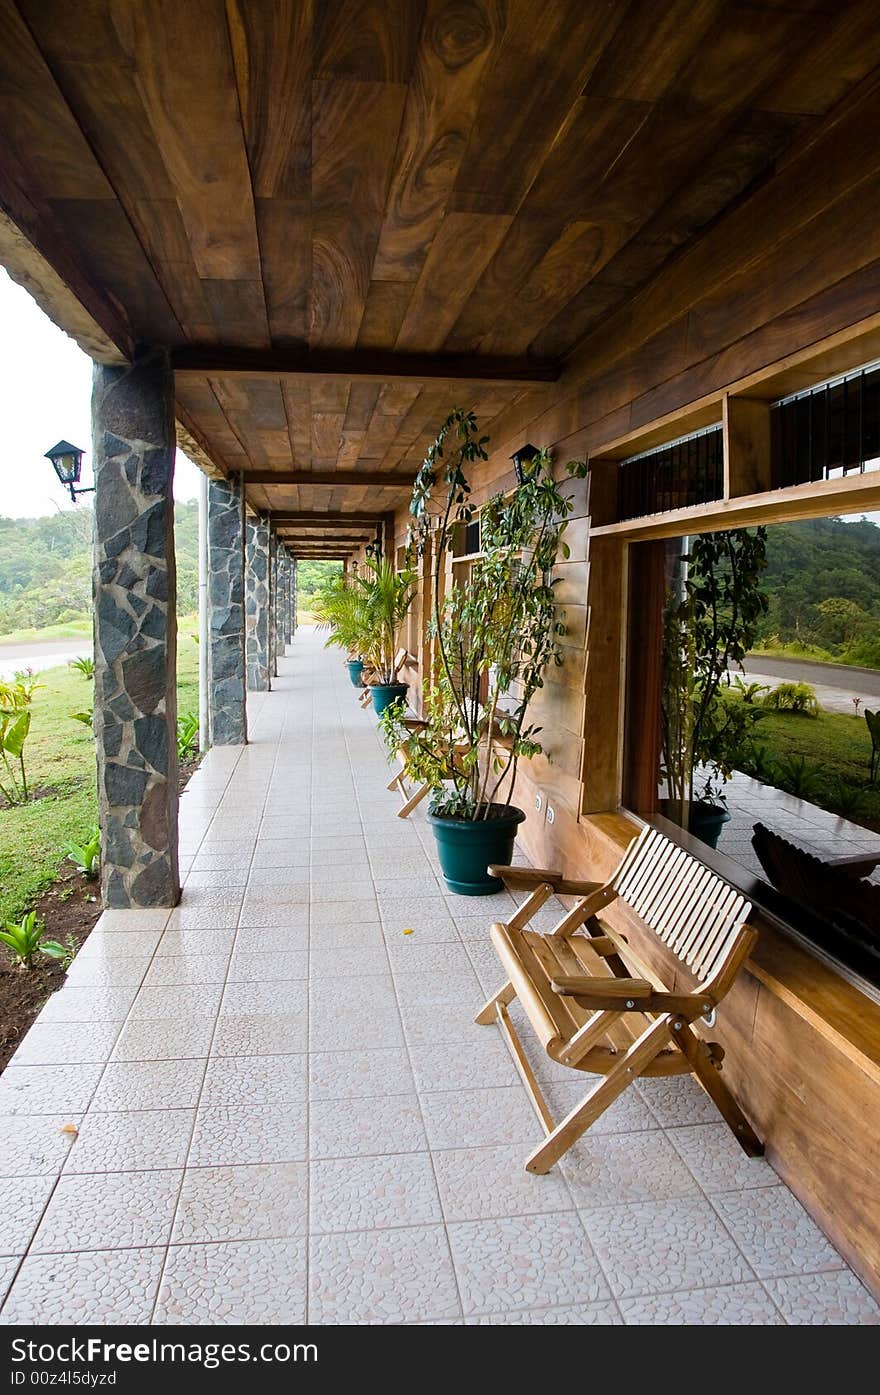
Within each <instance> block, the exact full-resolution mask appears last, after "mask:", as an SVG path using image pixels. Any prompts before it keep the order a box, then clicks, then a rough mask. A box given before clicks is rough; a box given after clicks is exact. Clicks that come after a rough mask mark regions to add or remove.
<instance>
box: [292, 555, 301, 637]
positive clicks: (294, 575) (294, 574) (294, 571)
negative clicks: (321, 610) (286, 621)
mask: <svg viewBox="0 0 880 1395" xmlns="http://www.w3.org/2000/svg"><path fill="white" fill-rule="evenodd" d="M298 583H299V576H298V575H297V561H296V558H295V557H294V556H293V554H291V557H290V605H291V614H290V632H291V634H293V635H295V634H296V626H297V619H296V606H297V596H296V588H297V585H298Z"/></svg>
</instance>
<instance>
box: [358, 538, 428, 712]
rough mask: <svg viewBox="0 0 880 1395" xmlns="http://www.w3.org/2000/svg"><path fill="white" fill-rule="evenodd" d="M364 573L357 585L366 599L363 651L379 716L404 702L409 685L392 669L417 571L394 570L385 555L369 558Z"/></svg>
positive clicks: (368, 683) (412, 595)
mask: <svg viewBox="0 0 880 1395" xmlns="http://www.w3.org/2000/svg"><path fill="white" fill-rule="evenodd" d="M366 567H367V574H366V576H361V577H358V585H359V587H360V588H361V590H362V593H363V595H364V598H365V602H366V617H367V618H366V632H367V633H366V640H365V654H366V659H367V663H368V665H369V667H370V670H371V673H370V677H369V679H368V681H367V686H368V687H369V689H370V692H371V693H372V698H373V710H374V712H375V713H376V714H377V716H381V715H382V713H383V712H384V711H385V709H386V707H389V706H390V705H391V703H393V702H405V700H406V694H407V689H408V684H406V683H399V682H398V681H397V674H396V672H395V663H394V661H395V656H396V654H397V649H398V636H399V634H400V630H401V628H402V626H403V623H404V621H405V620H406V617H407V615H408V614H409V608H410V606H411V605H412V603H413V599H414V597H415V593H416V573H415V572H414V571H413V570H412V569H411V568H410V567H404V568H403V569H402V570H401V571H397V570H396V569H395V567H394V563H393V562H392V561H391V560H390V559H389V558H387V557H368V558H367V561H366Z"/></svg>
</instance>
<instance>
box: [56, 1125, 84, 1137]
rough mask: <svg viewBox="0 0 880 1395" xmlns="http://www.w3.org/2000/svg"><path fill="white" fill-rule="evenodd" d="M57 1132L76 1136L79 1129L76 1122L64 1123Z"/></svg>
mask: <svg viewBox="0 0 880 1395" xmlns="http://www.w3.org/2000/svg"><path fill="white" fill-rule="evenodd" d="M58 1132H59V1133H72V1134H73V1136H74V1138H76V1136H77V1135H78V1133H79V1129H78V1128H77V1127H76V1124H65V1125H64V1127H63V1128H62V1129H59V1130H58Z"/></svg>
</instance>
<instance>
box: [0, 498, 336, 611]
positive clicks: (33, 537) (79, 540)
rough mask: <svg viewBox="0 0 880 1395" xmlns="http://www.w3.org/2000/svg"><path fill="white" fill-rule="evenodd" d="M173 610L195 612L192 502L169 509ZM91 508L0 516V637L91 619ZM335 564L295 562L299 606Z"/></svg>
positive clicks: (196, 528)
mask: <svg viewBox="0 0 880 1395" xmlns="http://www.w3.org/2000/svg"><path fill="white" fill-rule="evenodd" d="M174 536H175V542H176V551H177V608H178V612H179V614H181V615H189V614H192V613H193V612H194V611H195V610H197V609H198V603H199V596H198V568H199V559H198V547H199V510H198V505H197V503H196V502H195V500H192V501H191V502H190V503H187V504H175V506H174ZM91 539H92V511H91V508H89V507H87V506H86V505H80V506H79V507H78V508H77V509H75V510H74V509H68V510H66V511H65V512H64V513H60V512H59V513H56V514H51V515H50V516H49V517H48V518H0V634H9V633H10V631H12V630H22V629H43V628H45V627H46V626H47V625H66V624H76V623H78V622H81V621H87V620H89V619H90V617H91V606H92V560H91V548H92V541H91ZM338 568H339V563H338V562H301V563H300V573H299V584H300V607H301V608H302V609H304V610H308V608H309V605H310V603H311V601H312V597H313V596H314V594H315V592H316V591H317V590H318V588H319V586H320V585H321V584H322V582H323V581H324V580H325V579H326V577H327V575H328V573H329V572H331V571H335V570H338Z"/></svg>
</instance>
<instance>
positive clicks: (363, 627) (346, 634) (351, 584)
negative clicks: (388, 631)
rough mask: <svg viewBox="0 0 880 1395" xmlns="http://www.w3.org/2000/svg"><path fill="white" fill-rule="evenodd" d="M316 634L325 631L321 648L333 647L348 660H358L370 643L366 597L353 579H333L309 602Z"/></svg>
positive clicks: (369, 624) (344, 577)
mask: <svg viewBox="0 0 880 1395" xmlns="http://www.w3.org/2000/svg"><path fill="white" fill-rule="evenodd" d="M312 614H313V615H314V616H315V619H316V620H317V622H318V629H319V630H329V635H328V637H327V639H326V640H325V641H324V645H325V648H326V647H327V646H329V645H335V646H336V647H337V648H339V649H343V650H344V651H345V653H346V654H347V655H348V656H349V658H351V659H362V658H363V657H364V656H365V654H366V651H367V648H368V645H369V643H370V635H371V618H370V611H369V602H368V596H367V594H366V592H365V591H364V589H363V588H362V587H360V586H358V584H357V578H356V577H349V576H346V575H343V574H342V573H337V574H336V575H335V576H333V577H332V578H331V579H330V581H329V582H328V583H327V585H326V586H324V588H323V589H322V590H321V591H319V592H318V594H317V595H316V596H315V598H314V601H313V602H312Z"/></svg>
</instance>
